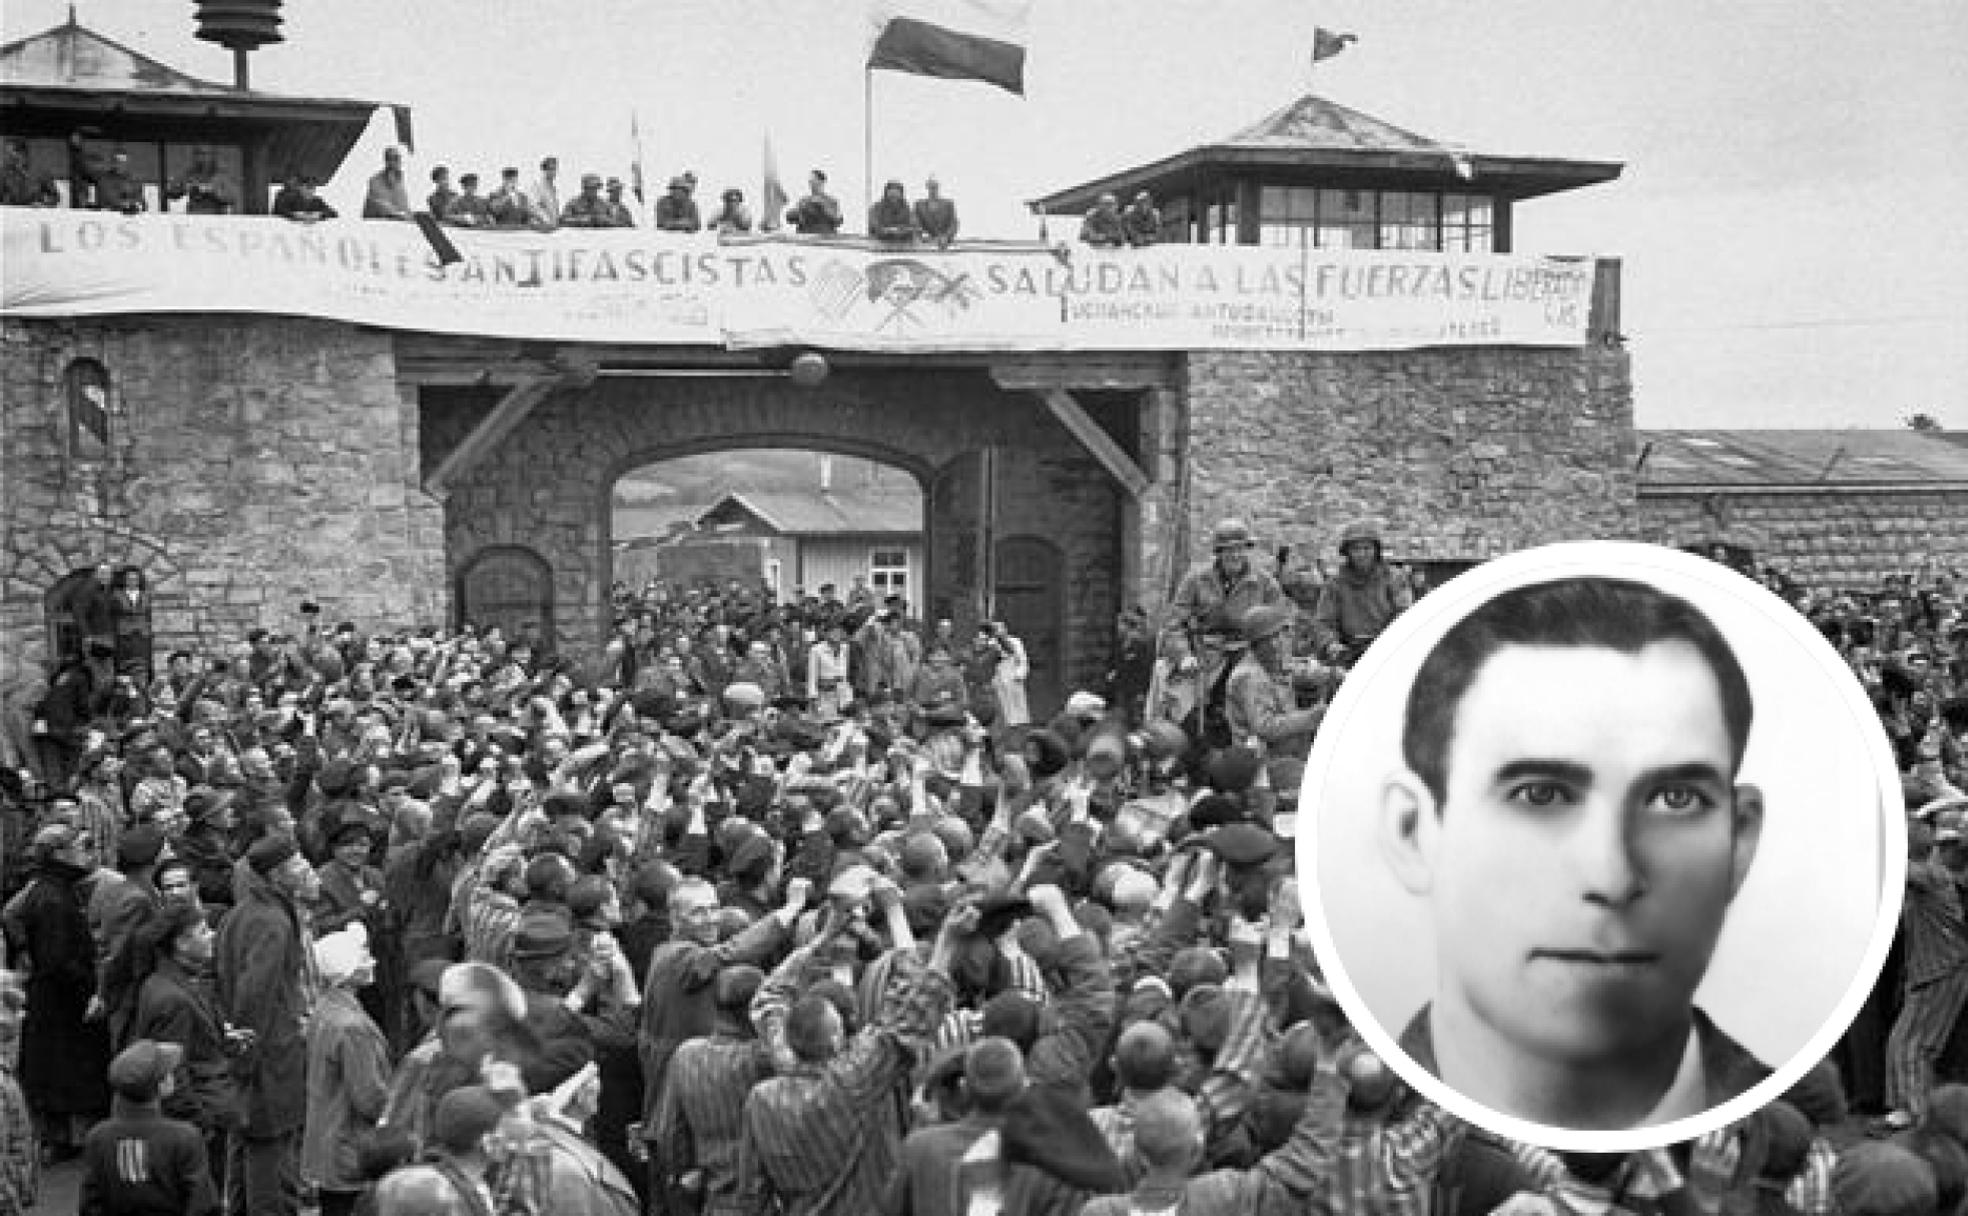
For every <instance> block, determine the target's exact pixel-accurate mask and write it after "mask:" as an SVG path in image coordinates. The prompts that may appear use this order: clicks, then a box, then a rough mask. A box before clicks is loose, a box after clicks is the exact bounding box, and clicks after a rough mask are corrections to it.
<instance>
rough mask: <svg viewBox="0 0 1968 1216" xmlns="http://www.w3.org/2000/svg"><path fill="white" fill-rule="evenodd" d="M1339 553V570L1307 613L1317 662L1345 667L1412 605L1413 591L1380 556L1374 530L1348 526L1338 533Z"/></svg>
mask: <svg viewBox="0 0 1968 1216" xmlns="http://www.w3.org/2000/svg"><path fill="white" fill-rule="evenodd" d="M1339 553H1340V557H1341V559H1342V560H1341V562H1340V567H1339V570H1338V571H1337V572H1335V573H1334V574H1333V576H1332V577H1331V578H1330V579H1328V580H1327V581H1326V586H1325V590H1324V591H1322V592H1321V593H1320V595H1319V606H1318V608H1316V609H1315V610H1313V613H1312V631H1313V641H1314V644H1315V646H1316V647H1317V650H1318V653H1319V655H1320V657H1322V658H1324V659H1326V660H1327V661H1328V662H1336V663H1349V664H1350V663H1351V662H1352V661H1353V660H1355V659H1357V658H1359V657H1360V654H1361V652H1362V651H1364V650H1366V648H1367V646H1368V644H1369V643H1371V642H1372V641H1373V640H1374V639H1375V638H1377V637H1379V636H1380V634H1381V631H1382V630H1384V629H1386V628H1387V625H1388V623H1389V622H1390V621H1392V620H1393V619H1394V618H1395V617H1397V616H1399V615H1400V614H1401V613H1402V612H1404V611H1406V610H1407V608H1408V606H1409V605H1410V604H1412V603H1414V591H1413V588H1411V587H1410V586H1409V585H1408V580H1407V578H1406V576H1405V575H1403V574H1402V573H1401V572H1400V571H1397V570H1395V569H1394V568H1393V567H1392V566H1390V565H1388V564H1387V561H1386V559H1385V558H1384V557H1383V556H1382V549H1381V541H1380V525H1378V524H1376V523H1373V522H1371V521H1363V522H1360V523H1355V524H1349V525H1348V526H1347V528H1346V530H1345V531H1344V532H1342V533H1340V536H1339Z"/></svg>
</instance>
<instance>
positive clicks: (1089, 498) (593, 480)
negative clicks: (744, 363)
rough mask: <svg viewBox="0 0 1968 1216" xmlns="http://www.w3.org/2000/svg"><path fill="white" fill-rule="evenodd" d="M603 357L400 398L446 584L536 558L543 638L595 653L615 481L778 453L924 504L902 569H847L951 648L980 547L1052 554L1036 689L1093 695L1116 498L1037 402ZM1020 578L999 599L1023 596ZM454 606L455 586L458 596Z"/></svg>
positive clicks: (842, 375)
mask: <svg viewBox="0 0 1968 1216" xmlns="http://www.w3.org/2000/svg"><path fill="white" fill-rule="evenodd" d="M701 357H702V358H704V359H706V360H722V359H727V358H728V357H729V356H727V355H726V354H725V353H723V352H718V353H715V354H711V353H706V354H704V355H703V356H701ZM622 358H623V360H624V363H625V366H623V367H621V368H617V367H616V366H615V365H614V361H613V357H612V356H611V357H609V359H608V361H606V362H604V364H603V365H602V366H601V367H600V368H599V370H598V371H597V373H596V374H595V376H594V378H593V379H592V380H591V381H588V382H584V383H574V382H568V383H564V384H562V385H561V386H560V387H551V386H549V387H546V388H542V387H540V386H539V385H538V384H537V383H534V385H533V387H532V388H530V389H529V388H525V387H521V388H512V389H501V388H499V387H496V386H476V385H466V384H458V383H456V382H453V383H452V384H449V385H432V386H427V387H425V388H424V389H422V390H421V393H420V398H419V417H420V422H421V433H420V441H421V452H422V459H423V463H424V466H425V469H426V478H427V483H428V481H429V479H431V478H433V477H434V476H435V474H436V473H439V472H442V473H444V474H445V475H444V476H443V477H438V478H436V483H437V486H438V489H439V490H440V491H441V492H442V496H443V499H444V521H445V540H446V549H447V551H448V553H449V555H450V560H451V562H452V563H453V567H452V568H453V570H454V571H456V572H458V573H459V574H460V575H462V574H463V572H464V567H465V564H466V563H468V562H470V561H472V560H473V559H474V556H475V555H476V554H478V553H480V552H482V551H484V550H486V549H488V548H491V547H494V546H507V545H518V546H523V547H525V548H527V549H529V550H531V551H532V552H533V553H536V554H539V555H542V556H543V557H544V558H545V560H546V561H547V563H548V564H549V566H550V568H551V579H552V606H553V611H554V613H555V619H554V628H555V631H556V633H557V637H558V641H559V643H560V644H561V646H562V647H563V648H564V649H566V650H567V651H568V652H569V653H570V654H578V655H590V654H598V653H599V651H600V648H601V645H602V642H603V640H604V639H605V638H606V637H607V636H608V635H609V634H610V633H612V632H613V629H614V624H613V617H614V612H613V605H614V596H615V593H616V591H617V584H626V582H627V581H628V580H627V579H625V578H624V575H625V574H629V573H631V569H630V566H629V563H628V561H627V559H626V557H625V554H627V553H628V550H627V549H626V547H625V546H623V545H618V544H617V541H618V539H626V538H618V537H617V536H616V534H615V530H616V524H615V520H614V511H613V506H614V504H613V502H612V491H613V489H614V487H615V485H616V483H617V482H618V481H619V480H620V479H621V478H622V477H623V475H624V474H627V473H630V472H632V471H633V470H636V469H639V468H641V467H643V466H646V465H649V464H651V463H655V462H659V461H664V460H670V459H674V458H678V457H685V456H698V455H704V454H708V453H729V452H731V451H734V450H742V449H753V448H765V447H773V448H794V449H802V450H805V451H808V452H832V453H835V454H836V455H839V456H852V457H858V458H864V459H869V460H875V461H879V462H881V463H883V464H885V465H889V466H892V467H894V468H897V469H901V470H903V471H905V472H906V473H907V475H908V476H910V477H912V478H913V479H914V480H915V482H916V483H917V485H918V486H919V487H920V490H921V494H922V498H923V501H924V502H925V503H926V508H925V510H924V511H923V516H924V519H923V547H922V567H923V568H922V570H921V573H920V575H918V572H917V569H916V567H915V563H914V561H913V560H910V561H909V562H908V563H907V565H908V568H907V569H906V571H904V570H903V569H902V563H899V562H895V561H893V560H891V559H893V558H894V557H895V555H896V552H895V550H893V549H884V550H883V551H882V552H880V553H876V552H875V551H873V550H872V549H871V550H870V552H869V553H868V554H866V555H865V560H864V561H862V562H861V563H859V564H861V565H865V566H866V568H867V569H868V572H869V575H870V582H871V584H872V583H873V582H874V581H876V579H875V575H876V573H877V569H878V568H879V570H880V571H882V572H883V573H882V578H883V580H885V581H892V582H893V583H894V584H895V585H896V586H897V588H898V589H902V590H905V591H906V594H907V598H908V600H909V601H910V606H911V608H912V610H913V611H914V612H915V613H917V614H920V616H921V617H922V618H923V619H925V620H932V621H933V620H937V619H940V618H945V617H947V618H949V619H950V620H951V621H952V622H953V623H954V624H955V625H956V627H957V629H958V631H959V634H960V636H961V633H962V632H963V631H964V630H967V629H969V628H971V627H972V626H973V625H974V624H975V622H976V621H977V620H978V619H979V616H980V615H981V614H982V612H983V611H984V609H985V606H986V604H987V602H988V601H989V599H990V591H991V589H992V587H993V586H994V584H995V578H994V576H993V574H992V570H991V566H992V562H991V560H990V559H991V558H992V557H994V556H995V555H996V552H997V540H998V538H1001V537H1008V536H1029V537H1041V536H1042V537H1045V538H1046V539H1047V540H1049V541H1050V542H1051V543H1052V544H1053V545H1054V546H1056V549H1057V557H1056V559H1055V560H1050V561H1049V563H1048V564H1049V567H1051V568H1056V569H1061V570H1069V571H1072V572H1073V574H1072V578H1071V579H1070V580H1058V585H1057V586H1056V587H1055V588H1054V589H1053V591H1052V592H1050V593H1049V594H1053V595H1055V596H1059V597H1062V599H1061V602H1062V603H1063V608H1062V607H1060V605H1059V603H1054V604H1053V605H1052V606H1051V607H1048V608H1047V609H1045V610H1044V611H1043V612H1034V613H1033V614H1031V619H1032V622H1033V623H1032V625H1031V626H1030V627H1031V628H1033V629H1036V630H1038V632H1039V636H1040V637H1041V639H1042V640H1043V639H1047V638H1050V639H1054V640H1053V641H1050V642H1045V643H1044V647H1045V654H1044V655H1043V656H1042V663H1041V668H1042V670H1041V672H1040V674H1039V681H1040V684H1041V685H1044V684H1046V683H1047V682H1050V683H1051V684H1052V685H1054V686H1055V688H1056V689H1063V688H1065V687H1066V686H1068V685H1069V684H1071V685H1075V686H1078V685H1084V686H1088V687H1091V686H1093V685H1094V684H1095V683H1097V681H1098V680H1099V678H1100V673H1101V672H1102V671H1104V670H1105V668H1106V665H1107V663H1108V661H1109V659H1110V657H1111V643H1112V622H1113V619H1114V616H1115V614H1116V613H1117V612H1118V611H1119V608H1120V603H1121V598H1122V586H1123V584H1124V583H1125V582H1126V581H1127V580H1129V579H1131V578H1134V577H1136V575H1137V572H1136V571H1134V570H1132V569H1130V568H1129V567H1128V566H1127V565H1126V563H1125V562H1124V560H1123V553H1124V546H1123V542H1122V537H1123V524H1124V518H1125V516H1126V513H1127V511H1128V509H1129V508H1128V505H1127V495H1128V493H1129V491H1128V489H1127V488H1126V485H1125V484H1124V483H1123V482H1120V481H1117V480H1116V479H1115V478H1114V477H1113V476H1111V475H1110V474H1109V472H1108V471H1107V470H1106V469H1105V468H1104V467H1103V464H1102V463H1101V461H1100V460H1098V459H1096V458H1095V457H1094V456H1093V455H1092V454H1090V453H1089V450H1088V448H1087V447H1086V446H1085V444H1084V442H1083V439H1084V438H1085V436H1082V435H1078V434H1076V433H1075V432H1074V431H1073V430H1069V429H1068V428H1067V426H1065V425H1064V424H1063V423H1062V422H1061V421H1060V419H1059V418H1058V417H1056V416H1055V413H1056V411H1055V409H1054V408H1049V407H1048V405H1047V404H1046V402H1045V400H1044V399H1043V397H1042V396H1041V395H1040V394H1038V393H1035V392H1031V391H1023V390H1020V389H1012V388H1006V387H1005V386H1004V385H1002V384H1000V383H998V381H997V380H996V379H994V375H993V371H992V367H991V365H989V364H988V363H987V362H986V361H983V360H979V361H978V363H976V364H973V365H970V366H965V365H961V364H957V363H950V364H947V365H942V366H936V367H931V366H926V365H923V364H921V363H920V362H919V361H916V362H910V363H906V364H905V363H901V362H892V363H890V362H882V363H879V364H871V365H866V366H854V367H849V366H837V367H836V369H835V371H834V374H833V375H831V376H829V377H828V378H827V380H826V381H825V382H824V383H823V384H821V385H819V386H817V387H805V386H801V385H797V384H794V383H793V382H791V381H790V380H789V379H788V378H787V377H785V376H784V375H782V374H778V373H775V372H774V371H772V370H771V369H769V368H754V369H747V370H742V371H741V370H736V369H728V368H705V367H669V366H626V364H627V362H628V356H627V355H626V353H625V354H624V355H623V356H622ZM842 362H843V363H846V362H847V361H846V360H845V359H843V360H842ZM529 383H533V382H529ZM1055 395H1056V394H1055ZM1076 416H1077V415H1076ZM1080 421H1081V422H1085V419H1084V418H1081V419H1080ZM1090 425H1097V424H1090ZM1082 429H1084V428H1082ZM1110 446H1111V445H1110ZM1103 450H1104V449H1103ZM642 556H646V555H638V558H637V559H638V560H640V559H641V557H642ZM877 558H880V559H882V560H880V561H877V560H876V559H877ZM765 560H767V561H769V560H770V558H769V557H768V558H766V559H765ZM536 573H537V572H536ZM780 579H781V583H780V586H781V588H782V590H783V591H785V592H787V593H790V591H791V589H792V588H793V587H794V586H800V587H804V588H806V589H809V590H815V591H817V590H818V583H819V582H821V581H825V580H824V579H823V578H822V577H821V576H820V575H819V574H818V573H817V572H816V571H814V570H811V569H809V570H808V571H806V572H805V577H802V576H801V572H800V571H798V570H797V569H795V570H791V571H789V570H787V568H786V566H785V561H784V559H783V558H782V559H781V567H780ZM833 581H837V582H838V581H839V580H838V579H835V580H833ZM1021 586H1023V584H1019V585H1015V586H1014V587H1013V589H1012V595H1013V597H1014V598H1017V597H1018V596H1020V595H1031V594H1036V593H1037V589H1038V586H1039V584H1038V583H1036V582H1034V583H1032V584H1030V588H1031V589H1030V590H1020V587H1021ZM622 589H624V590H626V589H627V588H626V586H624V587H623V588H622ZM470 594H471V593H470V591H469V589H466V588H463V587H462V586H460V596H461V598H464V599H467V600H468V599H469V597H470ZM543 600H544V597H541V601H539V602H543ZM1062 614H1063V620H1062ZM1041 616H1043V617H1045V619H1044V620H1043V621H1041V620H1040V619H1039V618H1040V617H1041Z"/></svg>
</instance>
